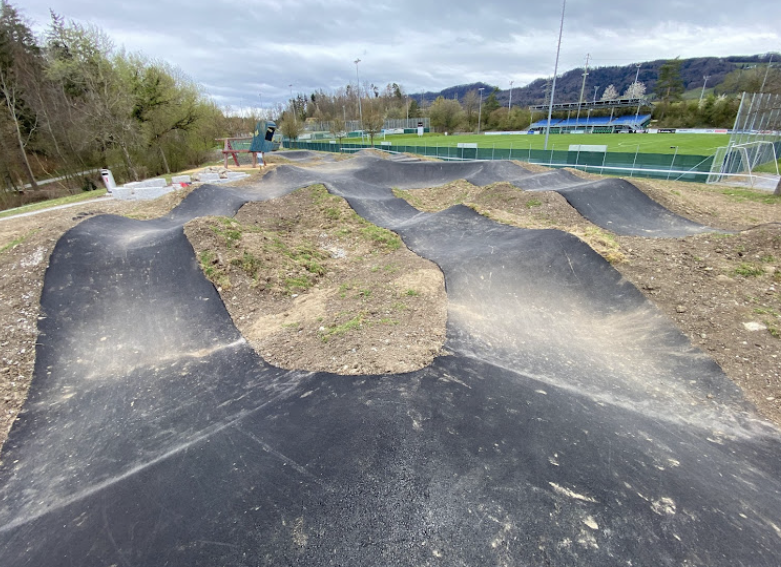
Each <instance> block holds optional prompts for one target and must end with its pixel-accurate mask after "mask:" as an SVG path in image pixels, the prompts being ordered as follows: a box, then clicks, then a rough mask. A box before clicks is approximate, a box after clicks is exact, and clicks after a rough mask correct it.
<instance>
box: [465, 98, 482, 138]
mask: <svg viewBox="0 0 781 567" xmlns="http://www.w3.org/2000/svg"><path fill="white" fill-rule="evenodd" d="M479 107H480V95H479V94H477V91H476V90H475V89H472V90H470V91H467V93H466V94H465V95H464V116H465V119H466V127H467V128H468V129H469V130H470V131H471V130H474V129H475V128H477V113H478V109H479Z"/></svg>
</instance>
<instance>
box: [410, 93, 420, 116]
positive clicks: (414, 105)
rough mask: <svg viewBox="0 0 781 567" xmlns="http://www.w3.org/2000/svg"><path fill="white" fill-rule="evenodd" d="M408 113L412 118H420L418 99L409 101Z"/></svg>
mask: <svg viewBox="0 0 781 567" xmlns="http://www.w3.org/2000/svg"><path fill="white" fill-rule="evenodd" d="M408 113H409V117H410V118H420V106H418V101H416V100H415V99H414V98H413V99H412V100H411V101H409V110H408Z"/></svg>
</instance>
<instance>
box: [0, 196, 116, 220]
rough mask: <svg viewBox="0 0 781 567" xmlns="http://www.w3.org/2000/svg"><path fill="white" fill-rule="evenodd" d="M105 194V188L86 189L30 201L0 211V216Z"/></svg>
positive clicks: (9, 215)
mask: <svg viewBox="0 0 781 567" xmlns="http://www.w3.org/2000/svg"><path fill="white" fill-rule="evenodd" d="M105 194H106V190H105V189H96V190H95V191H86V192H84V193H79V194H77V195H68V196H67V197H59V198H57V199H50V200H48V201H41V202H39V203H30V204H29V205H24V206H21V207H17V208H15V209H9V210H7V211H2V212H0V218H4V217H13V216H16V215H20V214H22V213H31V212H33V211H42V210H45V209H51V208H52V207H58V206H60V205H70V204H73V203H81V202H82V201H91V200H92V199H96V198H98V197H102V196H104V195H105Z"/></svg>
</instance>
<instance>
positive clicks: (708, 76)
mask: <svg viewBox="0 0 781 567" xmlns="http://www.w3.org/2000/svg"><path fill="white" fill-rule="evenodd" d="M708 79H710V75H705V76H704V77H703V78H702V90H701V91H700V104H702V97H704V96H705V87H706V86H708Z"/></svg>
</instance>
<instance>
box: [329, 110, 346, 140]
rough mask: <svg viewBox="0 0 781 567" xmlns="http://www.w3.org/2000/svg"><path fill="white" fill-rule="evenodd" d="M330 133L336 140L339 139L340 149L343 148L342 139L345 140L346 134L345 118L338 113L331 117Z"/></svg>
mask: <svg viewBox="0 0 781 567" xmlns="http://www.w3.org/2000/svg"><path fill="white" fill-rule="evenodd" d="M330 132H331V134H333V135H334V137H335V138H338V139H339V147H340V148H341V146H342V138H344V136H345V134H346V132H345V124H344V118H343V117H342V115H341V114H339V113H338V112H337V113H336V114H335V115H334V116H332V117H331V128H330Z"/></svg>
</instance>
